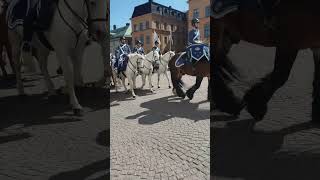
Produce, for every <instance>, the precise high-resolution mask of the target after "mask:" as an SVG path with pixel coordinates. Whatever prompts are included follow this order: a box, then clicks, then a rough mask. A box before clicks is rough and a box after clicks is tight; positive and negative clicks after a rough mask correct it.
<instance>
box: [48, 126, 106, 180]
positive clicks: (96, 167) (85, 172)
mask: <svg viewBox="0 0 320 180" xmlns="http://www.w3.org/2000/svg"><path fill="white" fill-rule="evenodd" d="M96 142H97V144H99V145H102V146H107V145H108V146H110V131H109V130H105V131H102V132H100V133H98V136H97V138H96ZM107 153H109V152H108V151H107ZM106 156H107V157H108V158H106V159H104V160H101V161H97V162H94V163H92V164H89V165H86V166H83V167H82V168H80V169H76V170H72V171H68V172H62V173H59V174H57V175H54V176H52V177H50V178H49V180H71V179H77V180H84V179H87V178H88V177H91V176H94V175H95V174H97V173H98V177H94V178H90V179H91V180H106V179H109V175H108V174H109V168H110V163H109V162H110V161H109V160H110V158H109V157H110V154H109V156H108V154H106Z"/></svg>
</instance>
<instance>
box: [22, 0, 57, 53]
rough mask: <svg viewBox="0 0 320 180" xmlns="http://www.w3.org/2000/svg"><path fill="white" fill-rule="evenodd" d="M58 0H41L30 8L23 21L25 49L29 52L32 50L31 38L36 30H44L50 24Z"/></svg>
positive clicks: (23, 47) (23, 48)
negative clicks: (38, 9)
mask: <svg viewBox="0 0 320 180" xmlns="http://www.w3.org/2000/svg"><path fill="white" fill-rule="evenodd" d="M56 1H57V0H39V1H38V3H37V4H36V5H35V6H34V7H32V8H31V9H30V10H29V12H28V14H27V16H26V17H25V18H24V22H23V46H22V50H23V51H25V52H27V53H30V52H31V40H32V37H33V33H34V30H38V31H44V30H46V29H47V28H48V27H49V26H50V22H51V20H52V18H53V14H54V9H55V3H56ZM39 3H40V4H39ZM38 4H39V5H40V6H41V8H40V11H39V14H37V5H38Z"/></svg>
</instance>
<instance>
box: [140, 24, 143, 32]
mask: <svg viewBox="0 0 320 180" xmlns="http://www.w3.org/2000/svg"><path fill="white" fill-rule="evenodd" d="M140 31H143V23H140Z"/></svg>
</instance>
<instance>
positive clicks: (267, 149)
mask: <svg viewBox="0 0 320 180" xmlns="http://www.w3.org/2000/svg"><path fill="white" fill-rule="evenodd" d="M252 121H253V120H252V119H248V120H240V121H235V122H231V123H228V124H227V125H226V126H225V127H216V126H213V127H211V135H212V136H211V137H214V141H213V144H212V147H213V148H211V154H212V155H214V159H212V161H213V162H212V164H213V166H212V172H213V174H214V175H215V176H217V177H225V178H241V179H245V180H257V179H259V180H270V179H272V180H284V179H290V180H301V179H308V180H317V179H320V175H319V167H320V154H316V153H312V152H311V151H314V150H315V149H310V147H309V148H308V147H307V146H305V145H306V144H308V143H310V142H309V141H308V140H309V139H308V138H304V140H305V142H298V141H299V140H295V142H291V143H294V144H295V143H298V144H297V145H296V146H299V145H300V146H301V145H302V148H307V149H304V151H303V153H294V152H293V153H292V152H291V153H289V152H287V151H285V150H283V148H282V146H283V145H284V144H283V143H284V139H285V137H286V136H287V135H290V134H294V133H301V132H302V131H305V130H314V129H317V128H318V127H317V126H315V125H313V124H311V123H309V122H306V123H301V124H296V125H293V126H290V127H287V128H284V129H282V130H280V131H277V132H272V133H254V132H250V131H248V126H249V124H250V122H252ZM312 136H313V137H312V138H315V139H320V137H319V136H320V135H319V134H314V135H312ZM300 141H301V140H300ZM286 142H287V140H286ZM319 143H320V142H319ZM316 144H317V143H316ZM316 147H318V146H316ZM296 148H298V147H296ZM217 179H219V178H217Z"/></svg>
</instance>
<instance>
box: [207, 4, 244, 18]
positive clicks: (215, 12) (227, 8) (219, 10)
mask: <svg viewBox="0 0 320 180" xmlns="http://www.w3.org/2000/svg"><path fill="white" fill-rule="evenodd" d="M239 6H240V0H213V2H212V16H213V17H214V18H216V19H219V18H222V17H223V16H225V15H226V14H229V13H231V12H233V11H237V10H238V9H239Z"/></svg>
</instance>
